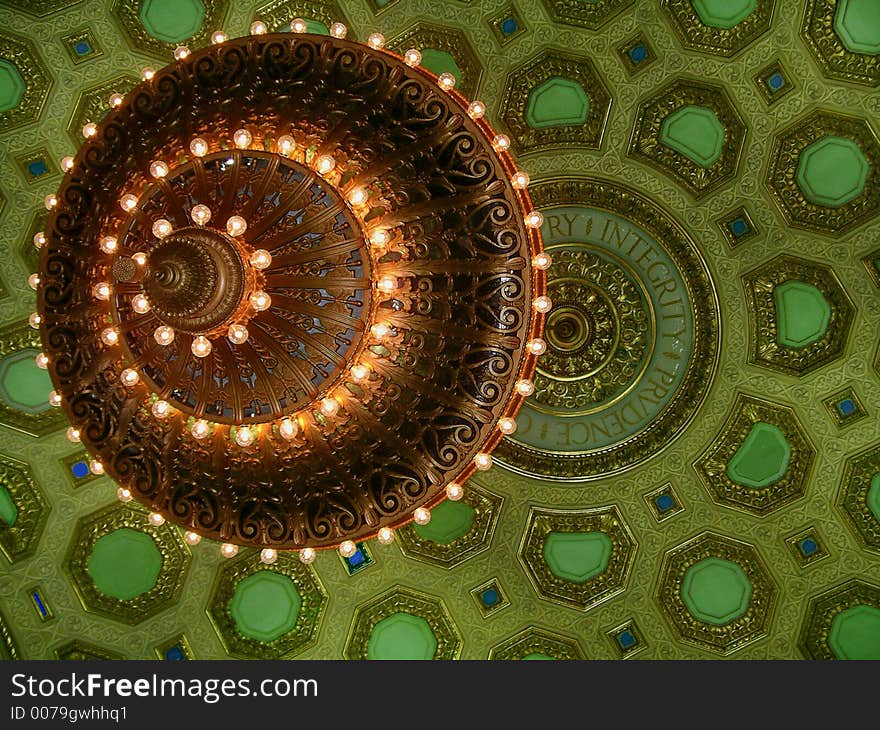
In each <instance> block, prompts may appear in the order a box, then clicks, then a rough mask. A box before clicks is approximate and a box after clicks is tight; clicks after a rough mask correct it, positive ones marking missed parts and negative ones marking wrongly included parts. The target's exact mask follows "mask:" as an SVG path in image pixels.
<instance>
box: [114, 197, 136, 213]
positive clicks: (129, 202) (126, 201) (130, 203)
mask: <svg viewBox="0 0 880 730" xmlns="http://www.w3.org/2000/svg"><path fill="white" fill-rule="evenodd" d="M137 203H138V199H137V198H136V197H135V196H134V195H132V194H131V193H127V194H126V195H123V196H122V197H121V198H120V199H119V207H120V208H122V210H124V211H125V212H126V213H131V211H133V210H134V209H135V207H136V206H137Z"/></svg>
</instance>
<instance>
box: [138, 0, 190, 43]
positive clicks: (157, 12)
mask: <svg viewBox="0 0 880 730" xmlns="http://www.w3.org/2000/svg"><path fill="white" fill-rule="evenodd" d="M138 17H139V18H140V21H141V23H142V24H143V26H144V28H146V30H147V32H148V33H149V34H150V35H151V36H153V38H156V39H157V40H160V41H166V42H167V43H178V42H180V41H184V40H186V39H187V38H189V37H191V36H193V35H195V34H196V33H198V32H199V29H200V28H201V27H202V23H203V22H204V20H205V6H204V4H203V3H202V0H143V5H141V10H140V13H139V14H138Z"/></svg>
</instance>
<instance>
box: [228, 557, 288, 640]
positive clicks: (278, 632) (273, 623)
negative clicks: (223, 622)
mask: <svg viewBox="0 0 880 730" xmlns="http://www.w3.org/2000/svg"><path fill="white" fill-rule="evenodd" d="M301 606H302V598H301V597H300V595H299V592H298V591H297V590H296V585H295V584H294V582H293V581H292V580H291V579H290V578H288V577H287V576H286V575H281V574H279V573H274V572H272V571H271V570H261V571H259V572H257V573H254V574H252V575H249V576H248V577H247V578H245V579H244V580H242V581H241V582H240V583H239V584H238V585H237V586H236V587H235V593H234V594H233V596H232V602H231V603H230V604H229V613H230V614H232V618H233V620H234V621H235V625H236V626H237V627H238V630H239V631H240V632H241V634H242V635H243V636H246V637H247V638H249V639H257V640H258V641H275V639H278V638H280V637H281V636H284V634H286V633H287V632H288V631H290V630H291V629H292V628H293V627H294V626H295V625H296V619H297V616H299V610H300V607H301Z"/></svg>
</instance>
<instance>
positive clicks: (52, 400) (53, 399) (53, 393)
mask: <svg viewBox="0 0 880 730" xmlns="http://www.w3.org/2000/svg"><path fill="white" fill-rule="evenodd" d="M49 405H50V406H54V407H55V408H58V407H59V406H60V405H61V393H59V392H58V391H57V390H50V391H49Z"/></svg>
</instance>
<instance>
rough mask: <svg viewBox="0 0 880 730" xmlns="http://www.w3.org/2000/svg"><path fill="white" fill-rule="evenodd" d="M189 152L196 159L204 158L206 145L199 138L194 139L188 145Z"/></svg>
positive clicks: (206, 151)
mask: <svg viewBox="0 0 880 730" xmlns="http://www.w3.org/2000/svg"><path fill="white" fill-rule="evenodd" d="M189 151H190V152H192V153H193V154H194V155H195V156H196V157H204V156H205V155H207V154H208V143H207V142H206V141H205V140H203V139H202V138H201V137H196V138H195V139H193V140H192V141H191V142H190V143H189Z"/></svg>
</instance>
